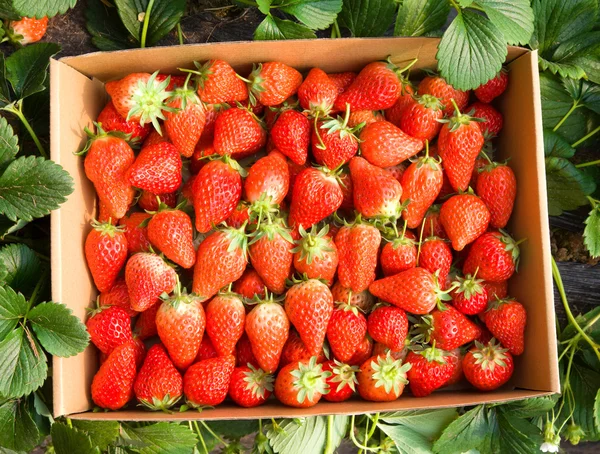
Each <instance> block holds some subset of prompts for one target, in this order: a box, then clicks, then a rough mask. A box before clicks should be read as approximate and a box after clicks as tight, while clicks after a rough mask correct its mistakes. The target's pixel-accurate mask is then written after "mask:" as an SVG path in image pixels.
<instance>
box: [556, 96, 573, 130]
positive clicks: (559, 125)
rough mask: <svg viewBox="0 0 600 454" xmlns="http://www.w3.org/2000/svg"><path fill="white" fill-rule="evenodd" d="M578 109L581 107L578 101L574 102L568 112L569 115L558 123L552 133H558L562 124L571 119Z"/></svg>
mask: <svg viewBox="0 0 600 454" xmlns="http://www.w3.org/2000/svg"><path fill="white" fill-rule="evenodd" d="M578 107H579V104H578V103H577V101H573V105H572V106H571V108H570V109H569V110H568V111H567V113H566V114H565V116H564V117H562V118H561V119H560V121H559V122H558V123H556V126H555V127H554V129H553V130H552V131H554V132H556V131H557V130H558V128H560V127H561V126H562V124H563V123H564V122H565V121H567V118H569V116H570V115H571V114H572V113H573V112H575V109H577V108H578Z"/></svg>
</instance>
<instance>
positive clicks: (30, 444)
mask: <svg viewBox="0 0 600 454" xmlns="http://www.w3.org/2000/svg"><path fill="white" fill-rule="evenodd" d="M39 441H40V432H39V430H38V428H37V426H36V425H35V422H34V421H33V418H32V415H31V412H30V411H29V404H28V403H27V399H18V400H8V401H6V402H4V403H2V405H0V446H2V447H3V448H7V449H10V450H14V451H20V452H23V451H25V452H30V451H31V450H32V449H33V448H35V446H36V445H37V444H38V442H39Z"/></svg>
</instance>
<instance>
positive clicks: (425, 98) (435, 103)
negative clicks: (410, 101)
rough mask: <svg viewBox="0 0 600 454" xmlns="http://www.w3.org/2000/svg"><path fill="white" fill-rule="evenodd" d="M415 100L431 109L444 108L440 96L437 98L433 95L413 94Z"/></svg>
mask: <svg viewBox="0 0 600 454" xmlns="http://www.w3.org/2000/svg"><path fill="white" fill-rule="evenodd" d="M413 98H414V100H415V101H417V102H418V103H419V104H421V105H422V106H423V107H425V108H427V109H431V110H434V111H436V112H437V111H439V110H442V102H441V101H440V99H439V98H436V97H435V96H433V95H428V94H424V95H421V96H418V95H417V96H413Z"/></svg>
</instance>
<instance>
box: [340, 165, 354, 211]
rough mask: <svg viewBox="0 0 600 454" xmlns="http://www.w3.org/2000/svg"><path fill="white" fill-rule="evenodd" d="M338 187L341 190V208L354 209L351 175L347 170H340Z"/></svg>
mask: <svg viewBox="0 0 600 454" xmlns="http://www.w3.org/2000/svg"><path fill="white" fill-rule="evenodd" d="M338 178H339V183H340V189H341V190H342V194H343V199H342V204H341V205H340V209H341V210H345V211H348V212H352V211H353V210H354V194H353V193H354V188H353V187H352V177H351V176H350V173H348V172H344V171H342V172H340V174H339V176H338Z"/></svg>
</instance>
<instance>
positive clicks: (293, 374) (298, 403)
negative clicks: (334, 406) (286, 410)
mask: <svg viewBox="0 0 600 454" xmlns="http://www.w3.org/2000/svg"><path fill="white" fill-rule="evenodd" d="M330 375H331V372H325V371H323V366H322V365H321V364H317V358H316V357H315V356H313V357H312V358H311V359H310V361H309V362H308V363H290V364H288V365H287V366H284V367H283V368H282V369H281V370H280V371H279V373H278V374H277V379H276V380H275V397H277V399H278V400H279V401H280V402H281V403H282V404H283V405H287V406H289V407H296V408H308V407H312V406H314V405H316V404H317V403H318V402H319V400H320V399H321V396H322V395H323V394H327V393H328V392H329V386H328V385H327V381H326V380H327V378H329V376H330Z"/></svg>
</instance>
